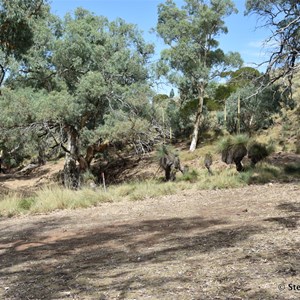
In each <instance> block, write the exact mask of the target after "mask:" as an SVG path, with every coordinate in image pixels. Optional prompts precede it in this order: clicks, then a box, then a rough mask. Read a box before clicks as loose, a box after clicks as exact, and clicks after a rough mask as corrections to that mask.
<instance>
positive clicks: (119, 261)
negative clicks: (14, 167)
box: [0, 217, 262, 299]
mask: <svg viewBox="0 0 300 300" xmlns="http://www.w3.org/2000/svg"><path fill="white" fill-rule="evenodd" d="M65 222H68V220H67V219H61V220H57V221H50V222H48V221H47V222H40V223H33V224H32V226H29V227H28V228H25V229H24V230H21V231H15V230H14V229H13V228H5V229H4V230H3V231H4V233H2V234H1V236H0V244H1V246H0V260H1V270H0V281H3V282H5V284H6V285H8V287H9V289H8V290H7V291H6V294H5V297H6V298H7V299H64V298H68V297H70V295H71V294H69V293H71V292H72V295H73V296H74V295H75V296H76V297H77V299H85V297H87V295H91V294H92V295H94V298H88V299H101V298H102V299H106V298H105V295H107V294H109V293H111V292H113V293H115V294H116V295H118V297H117V298H116V299H124V298H126V296H127V293H128V292H132V291H135V290H136V291H137V290H140V289H152V290H153V289H154V290H155V289H157V288H160V289H161V290H163V289H164V286H165V288H166V289H167V288H168V284H171V283H173V284H174V283H178V284H183V283H186V282H187V281H190V282H191V280H192V279H191V278H188V277H184V276H179V275H178V276H167V275H162V274H161V275H160V274H151V276H150V275H149V277H147V276H144V275H143V271H141V270H144V269H145V268H150V270H151V268H152V267H155V266H156V269H157V266H160V264H165V266H167V265H168V264H169V263H171V262H175V261H177V260H181V259H187V258H189V257H190V256H193V255H199V254H203V253H213V252H214V251H218V249H227V248H230V247H234V246H235V245H236V244H237V243H238V242H240V241H243V240H245V239H247V238H249V236H251V235H253V234H256V233H258V232H261V230H262V228H260V227H258V226H248V225H247V226H240V227H236V226H232V225H230V224H227V221H226V220H222V219H203V218H201V217H194V218H172V219H164V220H147V221H142V222H136V223H128V224H117V225H114V226H99V227H98V228H94V229H93V230H91V231H86V232H79V233H75V232H74V233H73V234H72V233H68V232H67V233H66V232H62V234H61V235H60V236H59V235H56V236H47V235H43V232H44V231H46V230H49V229H50V230H54V229H55V230H57V229H59V228H60V227H61V228H63V226H64V224H65ZM220 225H222V228H221V227H220ZM224 226H225V227H224ZM62 231H63V230H62ZM137 273H140V275H139V276H138V275H137ZM70 291H71V292H70ZM0 295H1V294H0ZM75 296H74V297H75ZM107 299H111V298H107Z"/></svg>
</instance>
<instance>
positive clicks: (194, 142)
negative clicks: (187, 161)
mask: <svg viewBox="0 0 300 300" xmlns="http://www.w3.org/2000/svg"><path fill="white" fill-rule="evenodd" d="M198 97H199V98H198V99H199V102H198V109H197V115H196V120H195V123H194V131H193V135H192V142H191V145H190V151H191V152H193V151H195V149H196V147H197V142H198V136H199V127H200V122H201V116H202V111H203V100H204V84H203V83H200V84H199V87H198Z"/></svg>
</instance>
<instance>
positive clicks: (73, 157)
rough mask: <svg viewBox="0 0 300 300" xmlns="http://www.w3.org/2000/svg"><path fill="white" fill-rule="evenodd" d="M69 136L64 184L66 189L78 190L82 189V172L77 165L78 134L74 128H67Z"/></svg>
mask: <svg viewBox="0 0 300 300" xmlns="http://www.w3.org/2000/svg"><path fill="white" fill-rule="evenodd" d="M65 129H66V132H67V135H68V152H67V153H66V158H65V165H64V184H65V187H66V188H69V189H78V188H79V187H80V170H79V168H78V167H77V165H76V161H77V159H78V157H79V149H78V133H77V131H76V129H75V128H74V127H72V126H66V127H65Z"/></svg>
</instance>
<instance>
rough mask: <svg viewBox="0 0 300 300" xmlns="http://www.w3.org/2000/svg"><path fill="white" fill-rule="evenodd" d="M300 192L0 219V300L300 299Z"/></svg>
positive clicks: (187, 196)
mask: <svg viewBox="0 0 300 300" xmlns="http://www.w3.org/2000/svg"><path fill="white" fill-rule="evenodd" d="M299 222H300V186H299V184H296V183H294V184H282V185H281V184H268V185H263V186H249V187H246V188H241V189H228V190H222V191H221V190H216V191H200V190H190V191H185V192H182V193H181V194H178V195H176V196H165V197H161V198H155V199H148V200H144V201H136V202H127V201H122V202H118V203H106V204H102V205H101V206H99V207H95V208H90V209H85V210H73V211H58V212H55V213H51V214H48V215H36V216H23V217H18V218H12V219H0V264H1V269H0V299H10V300H13V299H18V300H19V299H98V300H99V299H102V300H104V299H132V300H133V299H170V300H173V299H199V300H200V299H201V300H202V299H203V300H209V299H211V300H215V299H224V300H225V299H231V300H233V299H235V300H237V299H264V300H266V299H300V291H299V290H298V291H297V288H298V289H300V227H299Z"/></svg>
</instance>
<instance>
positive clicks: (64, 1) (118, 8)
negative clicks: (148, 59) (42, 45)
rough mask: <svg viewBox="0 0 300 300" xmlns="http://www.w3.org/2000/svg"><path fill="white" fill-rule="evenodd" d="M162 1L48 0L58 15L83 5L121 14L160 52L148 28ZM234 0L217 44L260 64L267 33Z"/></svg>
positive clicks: (178, 0)
mask: <svg viewBox="0 0 300 300" xmlns="http://www.w3.org/2000/svg"><path fill="white" fill-rule="evenodd" d="M162 2H164V0H50V5H51V8H52V13H54V14H56V15H59V16H60V17H63V16H64V15H65V14H66V13H67V12H73V11H74V10H75V9H76V8H77V7H83V8H85V9H88V10H89V11H91V12H93V13H95V14H96V15H102V16H105V17H107V18H108V19H109V20H114V19H116V18H117V17H120V18H122V19H124V20H125V21H127V22H128V23H133V24H136V25H137V26H138V28H139V29H140V30H142V31H143V33H144V38H145V40H146V41H147V42H151V43H154V44H155V46H156V51H157V53H159V52H160V50H161V49H163V47H164V45H163V42H162V40H161V39H159V38H158V37H157V36H156V35H155V34H154V33H150V30H151V28H153V27H155V25H156V22H157V6H158V4H159V3H162ZM175 2H176V3H177V6H179V7H181V6H182V5H183V4H184V1H183V0H175ZM234 3H235V5H236V7H237V9H238V10H239V13H238V14H235V15H232V16H230V17H227V18H226V20H225V21H226V24H227V27H228V30H229V32H228V34H227V35H222V36H220V38H219V41H220V47H221V49H223V50H224V52H228V51H237V52H239V53H240V54H241V56H242V58H243V60H244V64H245V65H247V66H254V65H253V64H252V63H257V64H258V63H261V62H263V61H264V60H266V58H267V57H268V56H266V55H265V52H266V49H264V48H263V47H262V44H263V41H264V40H265V39H266V38H267V37H268V36H269V35H270V32H269V31H267V30H266V29H264V28H257V27H259V25H260V23H258V21H257V18H256V16H244V10H245V0H236V1H234Z"/></svg>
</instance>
